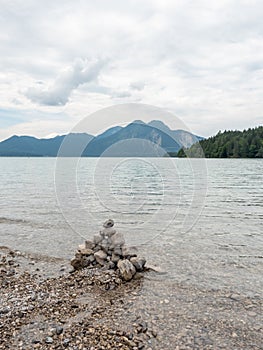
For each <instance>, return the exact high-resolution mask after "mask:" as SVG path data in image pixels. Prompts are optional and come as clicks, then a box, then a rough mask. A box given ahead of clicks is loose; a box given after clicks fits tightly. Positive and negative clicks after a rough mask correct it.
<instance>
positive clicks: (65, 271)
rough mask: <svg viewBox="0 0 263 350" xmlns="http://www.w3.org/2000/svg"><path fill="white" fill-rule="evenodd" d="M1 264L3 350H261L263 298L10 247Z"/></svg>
mask: <svg viewBox="0 0 263 350" xmlns="http://www.w3.org/2000/svg"><path fill="white" fill-rule="evenodd" d="M0 261H1V263H0V264H1V265H0V285H1V304H0V321H1V322H0V335H1V343H0V349H64V348H65V349H66V348H67V349H83V350H84V349H89V350H91V349H93V350H95V349H133V350H136V349H148V350H150V349H160V350H161V349H262V335H263V329H262V318H261V317H262V316H261V311H262V309H261V308H262V299H260V297H259V296H254V297H253V298H250V297H248V296H244V295H241V294H239V293H238V292H237V291H233V292H232V293H229V291H228V292H226V291H224V290H203V289H198V288H196V287H191V286H187V285H184V284H182V283H175V282H173V283H167V285H166V286H165V288H163V283H162V285H160V284H161V282H160V281H158V278H156V276H155V274H154V273H147V274H146V275H145V277H144V278H143V279H142V280H137V281H132V282H129V283H123V282H120V279H119V277H118V276H117V275H116V274H115V273H114V272H112V273H110V272H109V271H103V270H101V269H99V270H98V269H84V270H81V271H78V272H74V273H70V267H69V263H68V262H67V261H66V260H63V259H45V257H42V258H39V259H36V257H34V256H30V255H29V254H22V253H20V252H17V251H12V250H10V249H8V248H5V247H2V248H0ZM45 267H46V268H45ZM157 291H158V292H157Z"/></svg>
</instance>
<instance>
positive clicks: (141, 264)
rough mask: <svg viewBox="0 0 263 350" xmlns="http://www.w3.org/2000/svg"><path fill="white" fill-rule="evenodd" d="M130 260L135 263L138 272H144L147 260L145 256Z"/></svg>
mask: <svg viewBox="0 0 263 350" xmlns="http://www.w3.org/2000/svg"><path fill="white" fill-rule="evenodd" d="M130 262H131V263H132V264H133V265H134V267H135V268H136V270H137V271H138V272H142V271H143V270H144V266H145V264H146V260H145V259H144V258H138V257H132V258H131V259H130Z"/></svg>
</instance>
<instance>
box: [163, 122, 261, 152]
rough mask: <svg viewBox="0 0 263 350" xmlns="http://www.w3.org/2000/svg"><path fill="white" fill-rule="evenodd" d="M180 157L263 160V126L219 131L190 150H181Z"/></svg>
mask: <svg viewBox="0 0 263 350" xmlns="http://www.w3.org/2000/svg"><path fill="white" fill-rule="evenodd" d="M170 156H173V155H170ZM177 156H178V157H190V158H200V157H201V158H202V157H206V158H263V126H259V127H256V128H250V129H248V130H244V131H238V130H235V131H224V132H221V131H219V132H218V134H217V135H216V136H212V137H209V138H208V139H205V140H201V141H199V142H197V143H195V144H194V145H192V146H191V147H190V148H187V149H186V148H181V149H180V150H179V152H178V153H177Z"/></svg>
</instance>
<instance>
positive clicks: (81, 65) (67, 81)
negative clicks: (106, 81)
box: [25, 59, 106, 106]
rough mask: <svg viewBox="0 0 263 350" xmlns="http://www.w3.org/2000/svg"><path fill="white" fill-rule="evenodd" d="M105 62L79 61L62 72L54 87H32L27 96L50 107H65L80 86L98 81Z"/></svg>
mask: <svg viewBox="0 0 263 350" xmlns="http://www.w3.org/2000/svg"><path fill="white" fill-rule="evenodd" d="M105 63H106V61H105V60H97V61H96V62H89V61H88V60H82V59H77V60H75V62H74V63H73V65H72V66H71V67H69V68H67V69H65V70H64V71H62V72H61V73H60V74H59V75H58V77H57V78H56V80H55V81H54V83H53V85H51V86H50V87H48V88H46V89H45V88H43V87H42V84H41V85H40V84H38V86H36V87H31V88H29V89H28V90H27V92H26V93H25V95H26V96H27V97H28V98H29V99H30V100H31V101H32V102H36V103H39V104H42V105H48V106H63V105H65V104H66V103H67V102H68V100H69V97H70V95H71V93H72V91H74V90H76V89H77V88H78V87H79V86H80V85H82V84H85V83H90V82H94V81H96V80H97V79H98V76H99V74H100V72H101V69H102V68H103V67H104V66H105Z"/></svg>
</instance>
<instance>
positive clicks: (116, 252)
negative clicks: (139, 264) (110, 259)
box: [113, 247, 122, 256]
mask: <svg viewBox="0 0 263 350" xmlns="http://www.w3.org/2000/svg"><path fill="white" fill-rule="evenodd" d="M113 254H115V255H119V256H122V249H121V247H114V250H113Z"/></svg>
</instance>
